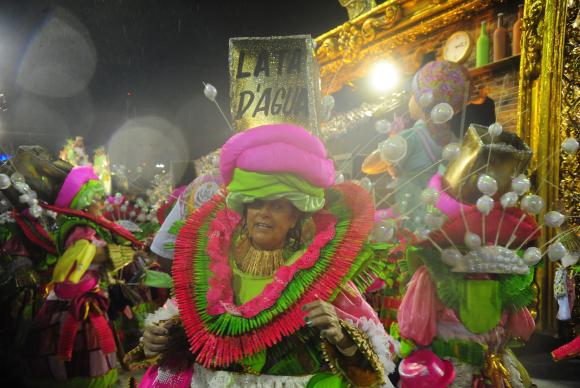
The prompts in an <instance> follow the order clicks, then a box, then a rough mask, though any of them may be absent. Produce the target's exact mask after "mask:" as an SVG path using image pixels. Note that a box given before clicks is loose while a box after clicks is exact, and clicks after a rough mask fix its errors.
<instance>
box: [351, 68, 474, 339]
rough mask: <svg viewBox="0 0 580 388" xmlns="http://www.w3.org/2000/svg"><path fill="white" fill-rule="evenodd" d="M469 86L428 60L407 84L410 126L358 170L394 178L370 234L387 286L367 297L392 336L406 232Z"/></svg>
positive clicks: (407, 248) (460, 72) (409, 244)
mask: <svg viewBox="0 0 580 388" xmlns="http://www.w3.org/2000/svg"><path fill="white" fill-rule="evenodd" d="M469 85H470V77H469V73H468V71H467V69H465V67H464V66H462V65H460V64H458V63H454V62H449V61H433V62H429V63H427V64H426V65H424V66H423V67H422V68H421V69H420V70H419V71H418V72H417V73H416V74H415V75H414V77H413V80H412V83H411V99H410V100H409V115H410V117H411V119H413V120H415V123H414V125H413V126H412V127H411V128H407V129H404V130H402V131H395V130H393V131H391V132H390V135H389V138H388V139H387V140H385V141H383V142H382V143H381V144H380V145H379V147H378V149H377V150H375V151H374V152H373V153H371V154H370V155H369V156H368V157H367V158H366V159H365V161H364V163H363V166H362V171H363V172H364V173H366V174H369V175H374V174H382V173H388V174H389V175H390V176H391V177H392V178H393V179H395V184H394V191H393V192H392V193H391V194H390V195H389V196H388V197H387V199H390V198H392V200H388V201H387V204H388V205H393V206H392V207H389V208H388V209H377V211H376V214H375V221H376V224H375V227H374V228H373V233H372V235H371V238H372V241H373V242H375V252H376V254H378V255H381V256H385V259H386V260H387V261H388V264H387V270H386V271H384V272H383V274H382V276H381V277H382V278H383V279H382V281H383V282H384V283H382V284H385V285H386V287H383V288H382V289H380V287H378V286H379V285H380V284H381V283H377V282H376V283H375V285H373V287H371V288H370V291H369V294H368V298H369V299H371V300H372V304H373V306H375V309H378V310H379V311H380V316H381V319H382V321H383V324H384V325H385V327H386V328H387V329H389V328H391V329H392V330H393V331H394V333H396V326H395V327H392V324H393V323H396V320H397V318H396V317H397V311H398V308H399V306H400V303H401V299H402V297H403V295H404V292H405V288H406V285H407V282H408V280H409V278H410V276H409V273H408V270H407V265H406V257H407V256H408V255H409V254H411V252H412V251H413V250H414V248H413V246H414V244H415V242H416V238H415V236H414V234H413V233H412V232H411V231H413V230H415V229H416V228H417V227H420V226H422V224H423V220H422V215H423V214H424V210H425V207H424V206H422V205H421V204H422V198H421V192H422V191H423V189H424V188H425V187H426V186H427V183H428V182H429V180H430V179H431V177H432V176H433V174H434V173H435V172H437V171H438V170H439V168H440V162H441V156H442V152H443V149H444V147H445V145H446V144H448V143H450V142H451V141H454V140H455V138H454V135H453V132H452V131H451V128H450V121H449V120H450V119H451V118H452V116H453V115H455V117H457V116H461V114H460V113H461V111H462V110H463V108H464V105H465V103H466V101H467V98H468V97H469V96H468V95H466V93H468V92H469V89H470V86H469ZM394 241H396V246H394V247H393V244H392V243H393V242H394ZM381 245H382V246H383V249H381Z"/></svg>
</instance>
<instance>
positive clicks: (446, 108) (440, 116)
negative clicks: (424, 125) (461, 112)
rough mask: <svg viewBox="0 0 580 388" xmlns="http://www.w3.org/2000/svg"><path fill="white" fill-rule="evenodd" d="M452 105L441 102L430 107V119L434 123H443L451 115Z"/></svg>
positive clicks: (452, 112) (449, 118)
mask: <svg viewBox="0 0 580 388" xmlns="http://www.w3.org/2000/svg"><path fill="white" fill-rule="evenodd" d="M454 113H455V112H454V111H453V107H452V106H451V105H449V104H448V103H446V102H441V103H439V104H437V105H435V106H434V107H433V109H431V120H432V121H433V122H434V123H435V124H444V123H446V122H448V121H449V120H451V118H452V117H453V114H454Z"/></svg>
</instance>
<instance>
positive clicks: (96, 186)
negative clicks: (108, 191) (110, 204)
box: [69, 180, 105, 210]
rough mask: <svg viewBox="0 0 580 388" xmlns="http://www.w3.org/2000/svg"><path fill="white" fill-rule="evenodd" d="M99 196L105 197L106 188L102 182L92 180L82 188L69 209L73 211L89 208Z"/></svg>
mask: <svg viewBox="0 0 580 388" xmlns="http://www.w3.org/2000/svg"><path fill="white" fill-rule="evenodd" d="M97 195H100V196H101V197H102V196H104V195H105V188H104V187H103V184H102V183H101V182H100V181H96V180H90V181H88V182H87V183H85V184H84V185H83V186H82V187H81V189H80V190H79V192H78V193H77V194H76V195H75V197H74V198H73V200H72V201H71V203H70V205H69V207H70V208H71V209H77V210H82V209H84V208H86V207H88V206H89V205H90V204H91V203H92V202H93V200H94V199H95V196H97Z"/></svg>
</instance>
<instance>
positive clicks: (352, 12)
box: [338, 0, 376, 19]
mask: <svg viewBox="0 0 580 388" xmlns="http://www.w3.org/2000/svg"><path fill="white" fill-rule="evenodd" d="M338 2H339V3H340V5H342V6H343V7H344V8H346V11H347V12H348V18H349V19H355V18H357V17H359V16H360V15H362V14H364V13H365V12H368V11H370V10H371V9H373V8H374V7H375V5H376V3H375V0H338Z"/></svg>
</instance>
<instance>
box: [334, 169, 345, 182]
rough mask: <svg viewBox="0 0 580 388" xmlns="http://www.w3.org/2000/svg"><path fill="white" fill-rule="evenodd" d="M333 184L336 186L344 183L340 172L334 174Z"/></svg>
mask: <svg viewBox="0 0 580 388" xmlns="http://www.w3.org/2000/svg"><path fill="white" fill-rule="evenodd" d="M334 183H335V184H337V185H339V184H341V183H344V174H343V173H342V171H337V172H336V173H335V176H334Z"/></svg>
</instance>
